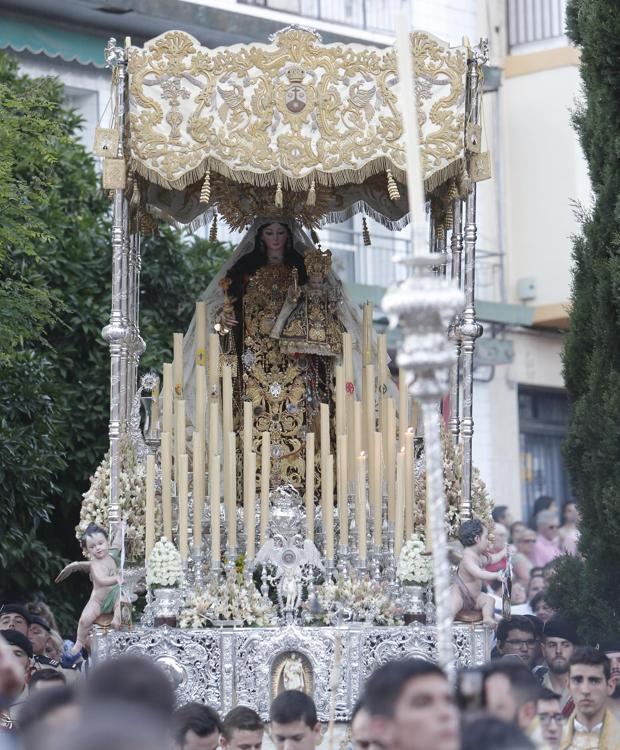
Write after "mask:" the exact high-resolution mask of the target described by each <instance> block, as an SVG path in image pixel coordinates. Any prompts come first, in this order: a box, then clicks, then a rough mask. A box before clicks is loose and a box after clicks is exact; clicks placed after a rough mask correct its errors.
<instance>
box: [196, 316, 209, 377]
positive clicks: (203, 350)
mask: <svg viewBox="0 0 620 750" xmlns="http://www.w3.org/2000/svg"><path fill="white" fill-rule="evenodd" d="M196 364H197V365H203V366H204V365H206V364H207V305H206V303H205V302H196Z"/></svg>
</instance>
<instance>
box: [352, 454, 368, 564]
mask: <svg viewBox="0 0 620 750" xmlns="http://www.w3.org/2000/svg"><path fill="white" fill-rule="evenodd" d="M355 521H356V524H357V550H358V556H359V559H360V563H364V564H365V563H366V559H367V554H366V545H367V539H366V454H365V453H364V451H362V452H361V453H360V454H359V456H358V457H357V503H356V518H355Z"/></svg>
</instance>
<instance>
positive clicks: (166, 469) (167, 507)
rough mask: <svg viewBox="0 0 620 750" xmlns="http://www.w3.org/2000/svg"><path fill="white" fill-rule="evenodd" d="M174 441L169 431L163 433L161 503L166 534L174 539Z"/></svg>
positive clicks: (167, 537) (168, 537) (170, 538)
mask: <svg viewBox="0 0 620 750" xmlns="http://www.w3.org/2000/svg"><path fill="white" fill-rule="evenodd" d="M171 443H172V441H171V439H170V433H169V432H162V434H161V504H162V514H163V522H164V536H165V537H166V539H169V540H170V541H172V445H171Z"/></svg>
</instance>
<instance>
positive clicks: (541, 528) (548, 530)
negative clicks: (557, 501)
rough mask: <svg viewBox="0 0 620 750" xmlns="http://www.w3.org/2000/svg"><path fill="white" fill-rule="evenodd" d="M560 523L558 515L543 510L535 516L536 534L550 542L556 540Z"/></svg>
mask: <svg viewBox="0 0 620 750" xmlns="http://www.w3.org/2000/svg"><path fill="white" fill-rule="evenodd" d="M559 528H560V522H559V520H558V514H557V513H556V512H555V511H552V510H543V511H541V512H540V513H539V514H538V515H537V516H536V530H537V532H538V534H539V535H540V536H542V537H544V538H545V539H547V540H549V541H550V542H551V541H553V540H554V539H556V538H557V536H558V529H559Z"/></svg>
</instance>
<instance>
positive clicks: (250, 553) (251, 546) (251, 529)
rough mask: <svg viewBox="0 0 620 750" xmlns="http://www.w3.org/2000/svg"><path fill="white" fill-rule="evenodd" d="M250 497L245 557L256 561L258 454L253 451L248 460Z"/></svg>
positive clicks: (248, 501)
mask: <svg viewBox="0 0 620 750" xmlns="http://www.w3.org/2000/svg"><path fill="white" fill-rule="evenodd" d="M248 472H249V479H248V496H247V514H246V518H247V521H246V526H245V538H246V543H245V555H246V557H247V558H249V559H250V560H253V559H254V553H255V551H256V550H255V547H256V453H254V451H252V452H251V453H250V456H249V459H248Z"/></svg>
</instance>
